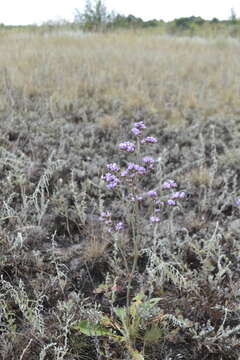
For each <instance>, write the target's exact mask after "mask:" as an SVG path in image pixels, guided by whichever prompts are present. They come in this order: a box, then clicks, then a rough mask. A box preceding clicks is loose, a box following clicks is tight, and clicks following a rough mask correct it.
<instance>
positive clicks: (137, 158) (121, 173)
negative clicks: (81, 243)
mask: <svg viewBox="0 0 240 360" xmlns="http://www.w3.org/2000/svg"><path fill="white" fill-rule="evenodd" d="M145 129H146V125H145V124H144V122H143V121H140V122H136V123H134V127H133V128H132V129H131V134H132V136H133V137H134V141H124V142H121V143H120V144H119V145H118V149H119V150H120V151H123V152H126V153H128V154H129V155H130V156H131V161H129V162H127V163H126V165H125V166H124V167H121V166H120V165H118V164H116V163H115V162H114V163H109V164H107V165H106V168H107V172H106V173H105V175H103V176H102V179H103V180H104V181H105V183H106V187H107V188H108V189H109V190H111V191H112V190H114V191H116V193H118V195H120V197H121V199H122V203H123V208H124V209H125V210H124V216H123V218H122V219H118V221H119V222H118V224H121V226H120V225H117V224H114V223H113V222H112V228H111V231H112V232H116V231H120V230H123V229H126V228H127V226H126V225H128V226H129V225H131V227H133V224H135V225H134V226H135V227H136V228H137V227H138V225H137V223H138V221H139V220H138V218H141V217H142V215H143V214H140V207H141V203H142V202H143V201H144V200H145V199H147V198H148V199H149V200H150V203H151V206H150V208H149V211H148V212H147V214H149V215H148V216H149V221H150V223H158V222H160V218H159V217H156V216H155V214H156V213H160V214H161V209H162V208H163V207H165V206H169V207H172V206H176V205H177V204H178V202H179V201H180V200H182V199H183V198H184V197H185V192H184V191H176V187H177V184H176V182H175V181H174V180H171V179H168V180H166V181H164V182H163V184H162V188H161V189H160V194H159V190H155V189H154V190H148V191H147V190H146V189H144V187H143V186H142V180H143V179H146V177H147V176H149V174H150V173H152V172H153V171H154V169H155V163H156V161H155V160H154V158H153V157H152V156H148V155H145V156H143V157H142V156H141V152H142V150H144V151H145V150H146V146H147V145H152V144H156V143H157V139H156V138H155V137H153V136H145V134H144V131H145ZM132 158H134V161H133V160H132ZM165 190H167V191H168V192H170V194H168V195H165V194H164V196H163V197H161V196H160V195H161V193H162V192H164V191H165ZM174 190H175V191H174ZM130 204H131V205H130ZM126 209H128V211H127V210H126ZM101 219H102V221H103V222H104V223H105V224H106V225H107V226H109V219H106V218H104V217H101ZM156 219H158V220H156ZM120 220H121V221H120Z"/></svg>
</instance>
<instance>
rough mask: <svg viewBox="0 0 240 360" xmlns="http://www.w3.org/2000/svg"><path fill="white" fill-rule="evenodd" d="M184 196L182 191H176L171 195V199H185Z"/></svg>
mask: <svg viewBox="0 0 240 360" xmlns="http://www.w3.org/2000/svg"><path fill="white" fill-rule="evenodd" d="M185 196H186V194H185V192H184V191H177V192H175V193H173V194H172V195H171V198H172V199H183V198H185Z"/></svg>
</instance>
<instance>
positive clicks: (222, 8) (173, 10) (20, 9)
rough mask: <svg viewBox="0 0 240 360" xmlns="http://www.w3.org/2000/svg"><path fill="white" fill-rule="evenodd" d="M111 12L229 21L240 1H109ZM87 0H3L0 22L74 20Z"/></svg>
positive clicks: (15, 23)
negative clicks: (77, 10)
mask: <svg viewBox="0 0 240 360" xmlns="http://www.w3.org/2000/svg"><path fill="white" fill-rule="evenodd" d="M105 4H106V6H107V9H108V10H109V11H112V10H114V11H115V12H116V13H119V14H123V15H129V14H132V15H134V16H137V17H141V18H142V19H144V20H149V19H154V18H155V19H157V20H160V19H163V20H164V21H169V20H173V19H175V18H179V17H188V16H192V15H194V16H201V17H202V18H204V19H212V18H213V17H217V18H218V19H221V20H223V19H228V18H229V17H230V15H231V8H234V10H235V12H236V14H237V17H240V0H105ZM84 5H85V0H7V1H6V0H0V23H3V24H5V25H27V24H34V23H36V24H40V23H42V22H45V21H48V20H59V19H66V20H69V21H72V20H73V18H74V9H76V8H77V9H79V10H80V11H82V10H83V9H84Z"/></svg>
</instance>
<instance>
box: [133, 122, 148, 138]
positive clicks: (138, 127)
mask: <svg viewBox="0 0 240 360" xmlns="http://www.w3.org/2000/svg"><path fill="white" fill-rule="evenodd" d="M144 129H146V126H145V125H144V122H143V121H140V122H136V123H135V124H134V128H132V130H131V131H132V133H133V135H135V136H141V135H142V131H141V130H144Z"/></svg>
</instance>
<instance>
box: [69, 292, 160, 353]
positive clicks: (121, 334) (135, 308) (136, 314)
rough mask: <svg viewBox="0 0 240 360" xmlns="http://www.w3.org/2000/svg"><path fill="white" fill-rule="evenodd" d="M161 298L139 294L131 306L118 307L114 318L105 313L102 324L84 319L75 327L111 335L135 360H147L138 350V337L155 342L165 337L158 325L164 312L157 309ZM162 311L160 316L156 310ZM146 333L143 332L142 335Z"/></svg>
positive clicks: (84, 330)
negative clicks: (154, 314)
mask: <svg viewBox="0 0 240 360" xmlns="http://www.w3.org/2000/svg"><path fill="white" fill-rule="evenodd" d="M159 300H160V298H152V299H147V298H146V296H145V295H144V294H143V293H139V294H138V295H137V296H136V297H135V298H134V299H133V301H132V303H131V304H130V306H129V308H127V307H114V308H113V318H112V317H110V316H109V315H103V316H102V318H101V319H100V321H99V322H98V323H94V322H91V321H89V320H81V321H80V322H79V323H78V324H76V325H74V326H73V328H74V329H76V330H79V331H80V332H81V333H83V334H85V335H87V336H93V337H94V336H97V337H99V336H107V337H109V338H111V339H112V340H113V341H115V342H117V343H120V344H124V346H125V348H126V349H127V350H128V352H129V353H130V355H131V356H132V359H133V360H143V359H144V357H143V355H142V354H141V352H140V351H139V350H137V347H136V343H137V340H138V339H139V340H143V342H144V343H145V342H146V343H147V342H154V341H157V340H159V338H160V337H161V336H162V333H163V330H162V329H161V328H160V327H159V326H158V325H156V322H157V321H159V320H162V319H163V318H164V315H163V314H161V313H160V312H159V310H158V309H156V305H157V303H158V302H159ZM156 310H158V315H157V316H153V313H155V311H156ZM141 332H143V334H141Z"/></svg>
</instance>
